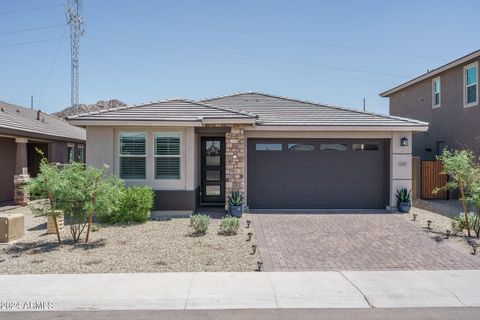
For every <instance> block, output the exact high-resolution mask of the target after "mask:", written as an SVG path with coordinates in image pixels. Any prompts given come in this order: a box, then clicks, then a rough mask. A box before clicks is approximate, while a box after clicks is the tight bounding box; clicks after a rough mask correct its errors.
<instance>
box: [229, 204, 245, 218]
mask: <svg viewBox="0 0 480 320" xmlns="http://www.w3.org/2000/svg"><path fill="white" fill-rule="evenodd" d="M242 213H243V207H242V206H229V207H228V214H229V215H231V216H232V217H236V218H241V217H242Z"/></svg>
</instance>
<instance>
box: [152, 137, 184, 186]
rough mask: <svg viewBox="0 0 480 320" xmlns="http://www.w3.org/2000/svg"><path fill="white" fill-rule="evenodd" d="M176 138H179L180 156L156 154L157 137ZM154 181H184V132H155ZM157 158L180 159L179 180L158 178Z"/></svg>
mask: <svg viewBox="0 0 480 320" xmlns="http://www.w3.org/2000/svg"><path fill="white" fill-rule="evenodd" d="M158 136H160V137H162V136H163V137H176V138H179V140H180V142H179V146H178V153H179V154H178V155H171V154H169V155H157V154H156V145H157V137H158ZM152 154H153V179H154V180H171V181H179V180H182V174H183V170H182V163H183V133H182V132H154V133H153V152H152ZM157 158H175V159H176V158H178V159H179V161H178V178H174V179H173V178H157V175H156V172H157Z"/></svg>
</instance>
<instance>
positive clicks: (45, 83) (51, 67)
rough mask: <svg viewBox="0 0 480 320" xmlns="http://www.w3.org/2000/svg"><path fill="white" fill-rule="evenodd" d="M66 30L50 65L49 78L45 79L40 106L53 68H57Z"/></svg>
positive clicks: (39, 100)
mask: <svg viewBox="0 0 480 320" xmlns="http://www.w3.org/2000/svg"><path fill="white" fill-rule="evenodd" d="M66 30H67V29H64V30H63V35H62V38H61V40H60V41H58V46H57V50H56V51H55V54H54V56H53V60H52V63H51V64H50V68H49V69H48V72H47V77H46V78H45V81H44V83H43V86H42V91H41V93H40V97H39V99H38V104H39V105H41V102H42V99H43V94H44V93H45V89H46V87H47V84H48V81H49V80H50V76H51V74H52V71H53V67H54V66H55V63H56V62H57V57H58V53H59V51H60V48H61V46H62V44H63V40H64V39H65V33H66Z"/></svg>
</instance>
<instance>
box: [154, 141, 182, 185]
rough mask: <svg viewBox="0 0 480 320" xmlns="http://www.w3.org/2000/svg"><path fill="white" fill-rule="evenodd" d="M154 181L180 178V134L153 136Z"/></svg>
mask: <svg viewBox="0 0 480 320" xmlns="http://www.w3.org/2000/svg"><path fill="white" fill-rule="evenodd" d="M154 140H155V141H154V158H155V179H168V180H179V179H180V177H181V172H180V166H181V162H182V161H181V157H182V156H181V154H182V152H181V147H182V136H181V134H180V133H163V132H162V133H155V135H154Z"/></svg>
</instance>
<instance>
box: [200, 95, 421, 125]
mask: <svg viewBox="0 0 480 320" xmlns="http://www.w3.org/2000/svg"><path fill="white" fill-rule="evenodd" d="M201 102H205V103H209V104H212V105H220V106H222V107H226V108H229V109H233V110H238V111H242V112H248V113H251V114H255V115H257V116H258V120H257V125H264V126H418V127H425V126H428V123H426V122H422V121H417V120H412V119H407V118H400V117H394V116H388V115H382V114H376V113H371V112H364V111H359V110H353V109H348V108H343V107H336V106H330V105H325V104H319V103H314V102H309V101H303V100H297V99H291V98H286V97H280V96H274V95H270V94H265V93H258V92H246V93H236V94H231V95H227V96H221V97H215V98H209V99H204V100H201Z"/></svg>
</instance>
